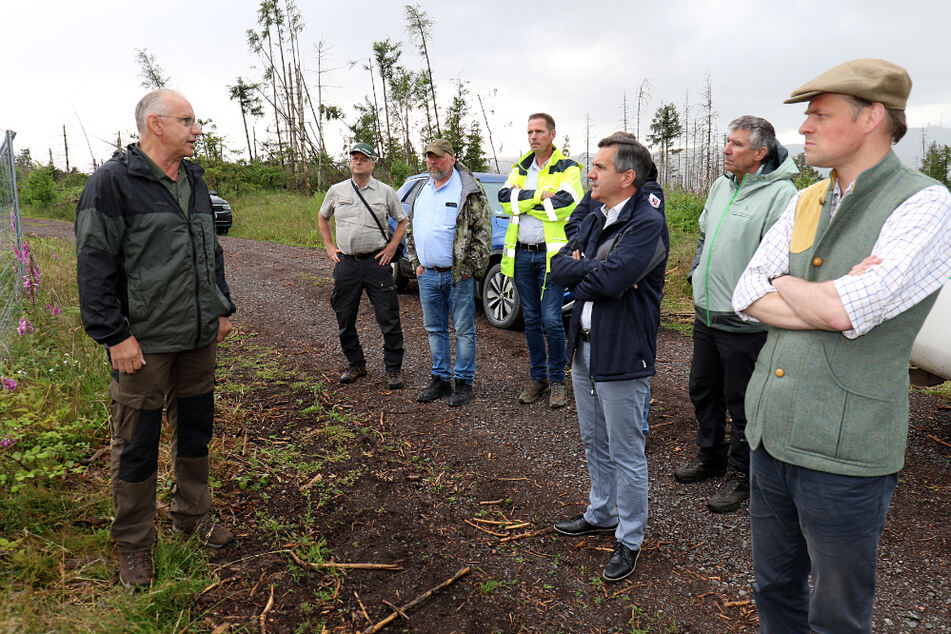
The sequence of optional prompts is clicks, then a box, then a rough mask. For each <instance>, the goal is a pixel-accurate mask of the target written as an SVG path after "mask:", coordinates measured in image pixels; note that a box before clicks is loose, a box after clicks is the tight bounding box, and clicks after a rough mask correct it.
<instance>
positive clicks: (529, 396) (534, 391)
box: [518, 379, 548, 405]
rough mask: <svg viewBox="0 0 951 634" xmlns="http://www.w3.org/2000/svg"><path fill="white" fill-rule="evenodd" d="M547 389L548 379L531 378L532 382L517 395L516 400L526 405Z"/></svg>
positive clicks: (538, 397)
mask: <svg viewBox="0 0 951 634" xmlns="http://www.w3.org/2000/svg"><path fill="white" fill-rule="evenodd" d="M547 391H548V381H536V380H534V379H532V382H531V383H529V384H528V386H527V387H526V388H525V389H524V390H522V393H521V394H519V395H518V402H519V403H521V404H522V405H528V404H529V403H534V402H535V401H537V400H538V399H540V398H541V397H542V394H544V393H545V392H547Z"/></svg>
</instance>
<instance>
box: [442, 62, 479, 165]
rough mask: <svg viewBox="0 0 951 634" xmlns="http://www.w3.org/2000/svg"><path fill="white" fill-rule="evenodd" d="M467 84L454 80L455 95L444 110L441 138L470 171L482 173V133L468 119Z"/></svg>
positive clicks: (476, 125) (477, 126) (475, 124)
mask: <svg viewBox="0 0 951 634" xmlns="http://www.w3.org/2000/svg"><path fill="white" fill-rule="evenodd" d="M467 83H468V82H464V81H462V80H461V79H457V80H456V94H455V95H453V97H452V103H451V104H450V105H449V108H448V109H447V110H446V129H445V130H444V131H443V137H444V138H445V139H446V140H447V141H449V142H450V143H451V144H452V147H453V149H454V150H455V151H456V157H458V158H459V160H461V161H462V162H463V164H464V165H465V166H466V167H468V168H469V169H470V170H473V171H476V172H482V171H485V170H486V169H487V165H486V162H485V157H484V155H485V152H484V151H483V149H482V132H481V130H480V128H479V124H478V123H477V122H475V121H471V122H470V123H468V124H467V120H468V117H469V110H470V108H469V102H468V97H469V89H468V88H467V87H466V84H467Z"/></svg>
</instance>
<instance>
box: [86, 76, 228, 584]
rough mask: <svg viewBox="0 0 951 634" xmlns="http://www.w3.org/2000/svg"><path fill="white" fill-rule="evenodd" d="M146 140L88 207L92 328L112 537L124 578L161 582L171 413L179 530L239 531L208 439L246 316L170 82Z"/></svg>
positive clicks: (101, 174) (205, 537) (211, 535)
mask: <svg viewBox="0 0 951 634" xmlns="http://www.w3.org/2000/svg"><path fill="white" fill-rule="evenodd" d="M135 119H136V125H137V127H138V129H139V134H140V139H141V140H140V141H139V142H138V143H133V144H132V145H129V146H128V147H126V148H125V149H123V150H119V151H117V152H116V153H115V154H114V155H113V157H112V158H111V159H110V160H108V161H107V162H106V163H105V164H104V165H103V166H102V167H100V168H99V169H98V170H97V171H96V172H95V173H94V174H93V175H92V177H91V178H90V179H89V182H88V183H87V184H86V188H85V189H84V190H83V193H82V196H81V197H80V199H79V204H78V206H77V209H76V253H77V278H78V283H79V304H80V310H81V313H82V320H83V326H84V327H85V329H86V333H87V334H89V336H90V337H92V338H93V339H94V340H96V341H97V342H98V343H101V344H103V345H104V346H105V348H106V354H107V357H108V359H109V362H110V364H111V368H112V381H111V382H110V385H109V396H110V399H111V401H112V404H111V409H110V413H111V419H112V469H111V471H112V473H111V476H112V494H113V502H114V504H115V518H114V520H113V522H112V529H111V533H112V537H113V539H114V540H115V541H116V546H117V547H118V550H119V580H120V581H121V582H122V584H123V585H126V586H131V587H143V586H148V585H149V584H150V583H151V581H152V577H153V568H152V553H151V550H152V544H153V542H154V541H155V527H154V520H155V488H156V475H157V469H158V454H159V437H160V436H161V431H162V411H163V410H165V412H166V416H167V418H168V422H169V426H170V427H171V436H172V437H171V460H172V464H173V469H174V471H173V476H174V480H175V486H174V489H173V491H172V503H171V515H172V528H173V530H175V531H176V532H179V533H182V534H185V535H195V536H196V537H197V538H198V539H200V540H201V541H202V542H203V543H205V544H206V545H208V546H211V547H214V548H221V547H223V546H226V545H227V544H229V543H231V542H232V541H233V540H234V534H233V533H232V532H231V531H230V530H228V529H227V528H225V527H223V526H221V525H219V524H217V523H215V522H214V521H213V520H212V518H211V516H210V513H209V512H210V509H211V493H210V491H209V487H208V472H209V465H208V442H209V441H210V440H211V435H212V424H213V417H214V409H215V404H214V395H213V391H214V384H215V353H216V348H217V344H218V343H220V342H221V341H223V340H224V338H225V337H227V336H228V334H229V333H230V332H231V321H230V319H229V317H230V315H232V314H233V313H234V311H235V308H234V304H233V303H232V302H231V297H230V292H229V290H228V284H227V283H226V282H225V274H224V261H223V255H222V250H221V246H220V245H219V244H218V238H217V236H216V234H215V218H214V213H213V211H212V208H211V199H210V197H209V194H208V188H207V187H206V186H205V183H204V181H203V180H202V173H203V170H202V168H201V167H199V166H197V165H194V164H193V163H190V162H188V161H185V160H184V158H185V157H186V156H192V155H193V154H194V153H195V141H196V139H197V138H198V135H200V134H201V128H200V127H199V126H198V124H197V123H196V120H195V113H194V111H193V110H192V107H191V104H189V103H188V100H187V99H185V97H183V96H182V95H180V94H179V93H177V92H174V91H171V90H156V91H153V92H150V93H149V94H147V95H145V97H143V98H142V100H141V101H139V104H138V105H137V106H136V109H135Z"/></svg>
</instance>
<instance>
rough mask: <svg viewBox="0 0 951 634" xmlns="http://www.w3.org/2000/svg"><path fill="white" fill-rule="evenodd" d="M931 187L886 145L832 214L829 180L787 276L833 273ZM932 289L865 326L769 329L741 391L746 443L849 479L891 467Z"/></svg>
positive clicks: (898, 452)
mask: <svg viewBox="0 0 951 634" xmlns="http://www.w3.org/2000/svg"><path fill="white" fill-rule="evenodd" d="M934 184H936V182H935V181H933V180H931V179H930V178H928V177H926V176H924V175H923V174H921V173H920V172H917V171H915V170H912V169H909V168H907V167H905V166H904V165H902V164H901V162H900V161H899V160H898V158H897V157H896V156H895V154H894V153H893V152H889V153H888V155H887V156H886V157H885V158H884V159H882V160H881V161H880V162H879V163H878V164H877V165H875V166H874V167H872V168H870V169H867V170H865V171H864V172H862V173H861V174H859V176H858V178H857V179H856V181H855V187H854V189H853V191H852V193H850V194H849V195H848V196H846V197H845V199H844V200H842V202H841V203H840V204H839V208H838V210H837V211H836V213H835V217H834V218H833V219H832V220H831V221H830V218H829V209H830V207H831V202H832V194H831V183H830V186H829V191H828V192H827V193H826V196H825V201H824V203H823V205H822V211H821V214H820V216H819V221H818V226H817V228H816V232H815V237H814V239H813V241H812V245H811V246H809V247H808V248H806V249H805V251H802V252H801V253H790V262H789V267H790V273H791V274H792V275H795V276H796V277H799V278H802V279H805V280H809V281H818V282H822V281H827V280H834V279H836V278H839V277H841V276H843V275H846V274H848V272H849V270H850V269H851V268H852V266H853V265H855V264H857V263H858V262H860V261H861V260H862V259H863V258H865V257H867V256H869V255H870V254H871V253H872V248H873V246H874V244H875V240H876V239H877V238H878V234H879V232H880V231H881V228H882V225H883V224H884V223H885V221H886V220H887V219H888V217H889V215H890V214H891V213H892V211H894V210H895V208H896V207H898V206H899V205H900V204H901V203H902V202H904V201H905V200H907V199H908V198H909V197H911V196H912V195H914V194H915V193H917V192H918V191H920V190H922V189H924V188H926V187H930V186H931V185H934ZM936 296H937V292H935V293H934V294H932V295H930V296H929V297H928V298H926V299H925V300H923V301H921V302H919V303H918V304H916V305H915V306H913V307H912V308H910V309H908V310H906V311H905V312H903V313H901V314H900V315H898V316H896V317H895V318H893V319H890V320H888V321H885V322H883V323H882V324H880V325H878V326H876V327H875V328H873V329H872V330H871V331H870V332H868V333H867V334H865V335H862V336H860V337H857V338H855V339H847V338H846V337H845V336H844V335H842V333H839V332H826V331H820V330H784V329H781V328H770V329H769V335H768V337H767V340H766V345H764V346H763V349H762V350H761V351H760V354H759V358H758V359H757V361H756V369H755V371H754V372H753V376H752V378H751V379H750V382H749V386H748V387H747V390H746V413H747V418H748V423H747V426H746V436H747V439H748V440H749V443H750V447H752V448H754V449H755V448H757V447H759V446H760V445H761V444H762V445H764V446H765V447H766V449H767V450H768V451H769V453H770V454H771V455H772V456H773V457H775V458H777V459H779V460H782V461H784V462H787V463H790V464H795V465H799V466H801V467H806V468H809V469H815V470H818V471H826V472H829V473H838V474H843V475H853V476H879V475H886V474H890V473H895V472H897V471H898V470H900V469H901V468H902V466H903V465H904V459H905V443H906V436H907V433H908V357H909V355H910V354H911V345H912V342H913V341H914V338H915V335H916V334H917V333H918V330H919V329H920V328H921V324H922V323H923V322H924V320H925V317H927V315H928V311H929V310H930V309H931V306H932V304H934V301H935V298H936Z"/></svg>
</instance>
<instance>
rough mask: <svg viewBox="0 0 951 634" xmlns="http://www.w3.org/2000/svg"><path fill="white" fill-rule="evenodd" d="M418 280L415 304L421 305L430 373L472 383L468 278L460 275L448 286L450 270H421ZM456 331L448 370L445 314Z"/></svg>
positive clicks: (471, 313)
mask: <svg viewBox="0 0 951 634" xmlns="http://www.w3.org/2000/svg"><path fill="white" fill-rule="evenodd" d="M416 279H417V281H418V282H419V303H420V305H422V307H423V326H424V327H425V328H426V333H427V334H428V335H429V352H430V354H431V355H432V357H433V369H432V374H433V376H438V377H439V378H440V379H444V380H446V381H448V380H450V379H452V378H453V375H455V378H456V380H457V381H465V382H466V383H470V384H471V383H472V377H473V376H474V375H475V347H476V332H475V296H474V292H475V287H474V283H473V281H472V278H463V279H461V280H459V283H458V284H456V285H455V286H453V285H452V271H444V272H441V273H440V272H437V271H434V270H433V269H425V270H424V271H423V274H422V275H420V276H419V277H418V278H416ZM450 314H452V327H453V330H455V332H456V367H455V368H454V370H453V371H452V372H450V371H449V367H450V362H451V361H452V348H451V345H450V341H449V315H450Z"/></svg>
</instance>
